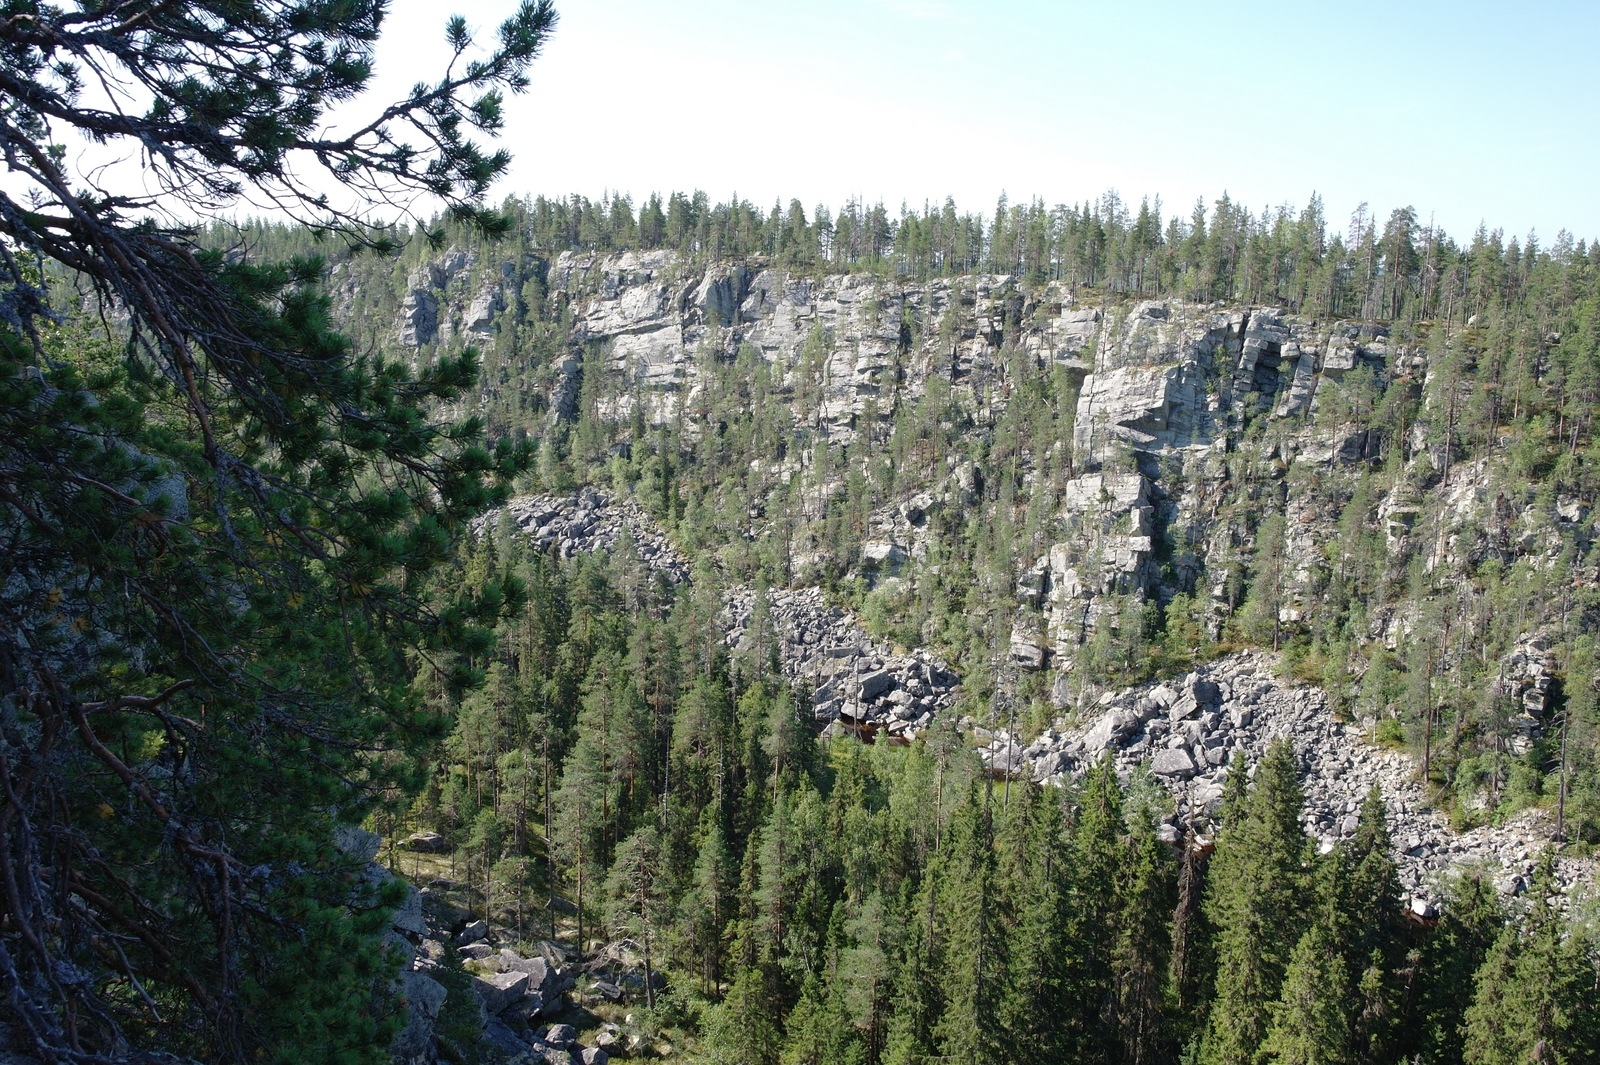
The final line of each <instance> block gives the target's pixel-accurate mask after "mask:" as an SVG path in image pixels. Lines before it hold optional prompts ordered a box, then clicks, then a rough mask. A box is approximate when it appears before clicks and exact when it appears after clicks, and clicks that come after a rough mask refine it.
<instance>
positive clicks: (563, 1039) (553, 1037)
mask: <svg viewBox="0 0 1600 1065" xmlns="http://www.w3.org/2000/svg"><path fill="white" fill-rule="evenodd" d="M539 1038H540V1039H541V1040H543V1041H544V1042H545V1043H546V1044H547V1045H549V1046H553V1047H555V1048H556V1049H557V1050H565V1049H566V1048H567V1047H570V1046H571V1045H572V1044H573V1043H576V1042H577V1041H578V1030H577V1029H576V1028H574V1027H572V1025H570V1024H552V1025H551V1026H550V1027H548V1028H546V1029H545V1030H544V1032H543V1033H541V1034H540V1036H539Z"/></svg>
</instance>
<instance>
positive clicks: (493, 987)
mask: <svg viewBox="0 0 1600 1065" xmlns="http://www.w3.org/2000/svg"><path fill="white" fill-rule="evenodd" d="M472 989H473V990H474V991H476V992H477V993H478V997H479V998H481V999H483V1007H484V1009H486V1010H488V1011H489V1012H490V1013H492V1014H494V1013H500V1012H501V1011H503V1010H504V1009H505V1008H506V1007H507V1006H509V1005H511V1004H512V1003H513V1002H516V1001H517V1000H518V999H519V998H521V997H522V996H523V993H524V992H526V991H527V990H528V974H527V973H519V972H508V973H491V974H489V975H486V976H474V977H473V978H472Z"/></svg>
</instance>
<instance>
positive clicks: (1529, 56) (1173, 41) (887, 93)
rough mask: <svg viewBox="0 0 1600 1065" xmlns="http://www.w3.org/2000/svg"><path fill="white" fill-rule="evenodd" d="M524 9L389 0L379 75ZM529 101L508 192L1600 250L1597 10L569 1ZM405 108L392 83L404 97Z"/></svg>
mask: <svg viewBox="0 0 1600 1065" xmlns="http://www.w3.org/2000/svg"><path fill="white" fill-rule="evenodd" d="M511 6H512V0H475V2H473V3H467V4H456V5H454V6H449V5H443V6H441V5H439V4H438V3H437V0H396V3H395V6H394V8H393V10H392V12H391V15H390V20H389V23H388V27H387V31H386V36H385V41H384V42H383V43H382V44H380V46H379V53H378V58H379V72H380V75H382V76H384V77H386V78H394V79H395V81H396V83H403V84H406V85H408V84H409V83H410V82H411V81H414V80H415V79H416V78H417V77H419V76H421V75H423V74H425V73H428V72H431V71H433V70H435V69H436V67H437V59H436V58H434V59H432V61H430V58H431V57H433V56H436V55H437V49H438V48H439V47H440V46H439V45H438V44H437V43H436V42H438V41H439V40H440V39H441V34H440V29H441V27H442V23H443V19H444V15H445V14H446V13H448V12H449V11H452V10H460V11H462V12H463V13H464V14H466V15H467V16H468V18H469V20H470V21H472V22H473V23H474V24H475V25H478V26H481V27H483V28H484V29H485V30H490V29H492V27H493V25H494V24H495V22H496V21H497V19H498V18H499V17H500V16H501V15H502V14H503V12H505V11H507V10H509V9H510V7H511ZM558 8H559V10H560V13H561V25H560V27H559V28H558V30H557V32H556V34H555V36H554V37H553V39H552V40H551V42H550V44H549V47H548V49H547V51H546V54H545V56H544V58H543V59H541V60H540V61H539V62H538V64H537V65H536V67H535V69H534V72H533V86H532V90H531V92H530V93H529V94H528V95H526V96H523V97H519V98H515V99H513V100H512V101H511V104H510V107H509V112H510V123H509V127H510V128H509V140H510V144H511V147H512V149H513V150H514V151H515V153H516V156H517V163H516V171H515V173H514V175H513V176H512V177H511V178H510V179H508V180H507V181H506V182H505V183H504V184H503V185H502V186H501V187H500V189H499V190H498V191H500V192H504V193H520V192H531V193H546V194H564V193H567V192H574V191H576V192H582V193H585V194H587V195H591V196H597V195H599V194H600V193H601V191H602V190H605V189H613V190H624V191H627V192H630V193H632V194H633V195H634V197H635V199H636V201H637V200H639V199H642V197H643V196H644V195H647V194H648V193H649V192H651V191H652V190H659V191H661V192H663V193H665V192H668V191H670V190H673V189H684V190H689V189H694V188H702V189H705V190H706V191H707V192H708V193H709V194H710V195H711V196H712V198H713V199H722V198H726V197H727V196H728V195H730V194H732V193H734V192H737V193H738V194H740V195H741V196H744V197H746V198H749V199H752V200H754V201H755V202H756V203H758V204H760V205H762V206H767V205H770V204H771V202H772V201H773V200H774V199H775V198H778V197H782V198H783V200H784V202H785V203H786V202H787V201H788V199H789V198H791V197H795V198H799V199H800V200H801V201H802V202H803V203H804V204H805V205H806V207H807V210H808V211H809V210H810V208H811V207H812V206H813V205H815V204H817V203H819V202H822V203H826V204H828V205H830V206H837V205H838V204H839V203H841V202H843V201H844V200H845V199H846V198H848V197H850V196H859V197H862V198H864V199H866V200H868V201H873V200H877V199H880V198H881V199H882V200H884V201H885V202H886V203H887V204H889V205H890V207H891V208H897V207H898V205H899V203H900V202H901V201H902V200H905V201H909V202H910V203H912V204H913V205H914V206H920V205H921V204H922V202H923V201H924V200H933V201H935V202H939V201H942V200H943V198H944V196H945V195H947V194H948V195H952V196H954V197H955V198H956V201H957V203H958V204H959V205H960V206H961V207H962V208H963V209H969V210H980V211H983V212H986V213H987V212H989V211H990V210H992V209H993V206H994V202H995V198H996V196H997V195H998V194H999V193H1000V192H1001V191H1002V190H1005V191H1006V192H1007V193H1008V194H1009V195H1010V197H1011V198H1012V200H1013V201H1015V200H1019V199H1027V198H1030V197H1033V196H1040V197H1043V198H1044V200H1045V201H1046V202H1047V203H1050V204H1054V203H1057V202H1077V201H1082V200H1085V199H1089V198H1093V197H1096V196H1098V195H1099V194H1100V193H1101V192H1102V191H1104V190H1105V189H1107V188H1113V187H1114V188H1116V189H1117V190H1118V191H1119V192H1120V193H1121V194H1122V196H1123V197H1124V199H1126V200H1129V201H1131V202H1133V203H1134V204H1137V202H1138V200H1139V198H1140V197H1141V196H1144V195H1150V196H1155V195H1158V194H1159V195H1160V196H1162V198H1163V200H1164V202H1165V205H1166V208H1167V210H1168V212H1169V213H1170V212H1171V211H1173V210H1180V211H1182V212H1184V213H1187V212H1188V211H1189V209H1190V207H1191V206H1192V205H1193V203H1194V201H1195V198H1196V197H1197V196H1201V195H1203V196H1205V197H1206V199H1207V201H1208V202H1210V201H1211V200H1213V199H1215V198H1216V197H1217V196H1219V195H1220V194H1221V193H1222V192H1223V191H1224V190H1227V191H1228V192H1229V193H1230V194H1231V195H1232V196H1233V197H1234V198H1235V199H1236V200H1241V201H1243V202H1244V203H1245V204H1247V205H1248V206H1250V207H1251V208H1252V209H1257V210H1259V209H1260V208H1262V207H1264V206H1267V205H1269V204H1278V203H1284V202H1288V203H1292V204H1295V205H1301V204H1304V203H1305V201H1306V199H1307V198H1308V197H1309V195H1310V193H1311V192H1312V191H1313V190H1317V191H1319V192H1321V194H1322V196H1323V199H1324V201H1325V203H1326V205H1327V213H1328V217H1329V220H1330V222H1331V223H1332V224H1333V225H1334V226H1335V227H1336V228H1343V226H1344V221H1345V219H1347V218H1348V216H1349V214H1350V212H1351V211H1352V210H1353V209H1354V208H1355V206H1356V205H1357V203H1359V202H1360V201H1362V200H1366V201H1369V202H1370V203H1371V205H1372V208H1373V210H1374V211H1376V212H1378V213H1379V215H1380V217H1382V216H1383V215H1385V214H1387V212H1388V210H1389V209H1391V208H1393V207H1396V206H1402V205H1405V204H1411V205H1413V206H1415V207H1416V208H1417V210H1418V213H1419V216H1420V218H1421V220H1423V221H1424V222H1425V221H1427V219H1428V218H1429V217H1430V215H1432V216H1433V217H1435V218H1436V219H1437V221H1438V222H1439V223H1440V224H1441V225H1443V226H1444V227H1445V228H1446V229H1447V230H1448V231H1449V232H1450V233H1451V234H1452V235H1454V236H1456V238H1457V239H1459V240H1465V239H1467V238H1469V237H1470V236H1471V232H1472V230H1473V229H1474V228H1475V227H1476V226H1477V224H1478V222H1479V220H1480V219H1481V220H1483V221H1485V222H1487V223H1488V225H1489V226H1490V227H1491V228H1493V227H1501V228H1503V229H1505V230H1506V231H1507V233H1508V234H1515V235H1519V236H1520V235H1521V234H1524V233H1526V232H1527V231H1528V230H1529V229H1533V228H1536V229H1537V230H1538V232H1539V234H1540V236H1541V237H1542V238H1543V239H1544V240H1546V241H1547V242H1548V241H1549V240H1550V239H1552V238H1553V237H1554V236H1555V234H1556V232H1557V230H1559V229H1561V228H1563V227H1564V228H1567V229H1569V230H1571V231H1572V232H1573V233H1574V235H1575V236H1577V237H1585V238H1594V237H1595V236H1597V235H1600V198H1597V197H1596V195H1595V194H1594V193H1595V184H1596V183H1595V179H1594V175H1595V174H1596V172H1597V170H1600V167H1597V163H1600V143H1597V137H1596V133H1597V129H1596V127H1597V124H1600V121H1597V114H1600V78H1597V74H1596V66H1595V62H1596V57H1595V54H1594V53H1595V49H1596V46H1597V45H1600V4H1593V3H1589V4H1582V3H1523V4H1521V5H1515V6H1514V5H1510V4H1486V3H1453V4H1446V3H1405V2H1401V0H1396V2H1393V3H1376V2H1366V0H1362V2H1341V3H1338V4H1308V3H1293V2H1288V0H1284V2H1280V3H1256V2H1245V0H1236V2H1209V3H1157V2H1145V3H1133V2H1122V3H1114V2H1101V3H1095V4H1087V3H1043V2H1024V0H988V2H985V3H971V2H962V0H854V2H844V0H813V2H811V3H809V4H804V5H801V4H767V3H750V2H748V0H746V2H737V0H694V2H690V0H683V2H677V3H663V2H661V0H558ZM386 90H387V91H392V88H389V87H386Z"/></svg>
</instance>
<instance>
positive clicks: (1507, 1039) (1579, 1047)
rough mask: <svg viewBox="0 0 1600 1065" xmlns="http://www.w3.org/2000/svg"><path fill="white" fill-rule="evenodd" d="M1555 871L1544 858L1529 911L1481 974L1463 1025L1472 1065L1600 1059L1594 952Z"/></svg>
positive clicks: (1514, 924)
mask: <svg viewBox="0 0 1600 1065" xmlns="http://www.w3.org/2000/svg"><path fill="white" fill-rule="evenodd" d="M1554 868H1555V859H1554V856H1553V855H1552V854H1551V853H1549V852H1546V854H1545V857H1544V858H1543V859H1542V860H1541V862H1540V865H1539V869H1538V871H1537V872H1536V874H1535V876H1534V882H1533V885H1532V887H1531V888H1530V889H1529V898H1530V904H1529V906H1528V910H1527V912H1526V913H1525V914H1523V915H1522V916H1521V919H1520V920H1515V921H1513V922H1512V923H1510V924H1508V925H1506V927H1505V930H1504V931H1503V932H1501V934H1500V937H1499V938H1498V939H1497V940H1496V941H1495V944H1494V946H1493V947H1492V948H1491V949H1490V951H1489V954H1488V957H1487V958H1485V959H1484V962H1483V965H1482V966H1480V967H1479V969H1478V972H1477V974H1476V977H1475V983H1476V985H1477V990H1476V994H1475V996H1474V998H1473V1002H1472V1006H1471V1007H1470V1008H1469V1009H1468V1010H1467V1012H1466V1017H1465V1018H1464V1021H1463V1025H1462V1034H1463V1036H1464V1042H1465V1046H1464V1053H1463V1058H1462V1060H1464V1061H1465V1062H1467V1065H1521V1063H1523V1062H1528V1061H1550V1062H1593V1061H1596V1060H1600V1002H1597V999H1596V996H1595V988H1596V982H1597V981H1596V976H1595V967H1594V964H1593V961H1592V960H1591V958H1590V957H1588V956H1587V955H1589V954H1590V953H1591V952H1592V946H1591V945H1590V944H1588V943H1586V942H1585V939H1584V935H1583V933H1582V930H1581V929H1580V927H1578V926H1577V925H1575V924H1571V923H1569V922H1567V921H1566V920H1565V919H1563V916H1562V914H1561V911H1560V909H1559V908H1558V907H1557V904H1556V900H1555V898H1554V893H1555V881H1554Z"/></svg>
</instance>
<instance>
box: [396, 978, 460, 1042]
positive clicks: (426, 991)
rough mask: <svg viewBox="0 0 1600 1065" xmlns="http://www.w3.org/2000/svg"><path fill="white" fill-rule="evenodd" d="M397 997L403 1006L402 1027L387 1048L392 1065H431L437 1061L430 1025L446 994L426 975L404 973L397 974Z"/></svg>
mask: <svg viewBox="0 0 1600 1065" xmlns="http://www.w3.org/2000/svg"><path fill="white" fill-rule="evenodd" d="M400 995H401V997H402V998H403V999H404V1000H405V1004H406V1024H405V1027H404V1028H402V1029H401V1030H400V1034H399V1035H397V1036H395V1040H394V1042H393V1043H392V1044H390V1047H389V1054H390V1056H391V1057H393V1058H394V1060H395V1062H396V1065H433V1063H434V1062H436V1061H438V1060H439V1052H438V1049H437V1048H436V1047H435V1045H434V1041H433V1027H434V1022H435V1021H436V1020H437V1019H438V1017H439V1010H440V1008H441V1007H442V1006H443V1005H444V1000H445V998H446V997H447V996H448V995H449V992H448V991H446V990H445V989H444V985H442V984H440V983H439V982H438V981H437V980H435V979H434V978H433V977H431V976H429V975H428V974H427V973H420V972H405V973H401V974H400Z"/></svg>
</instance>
